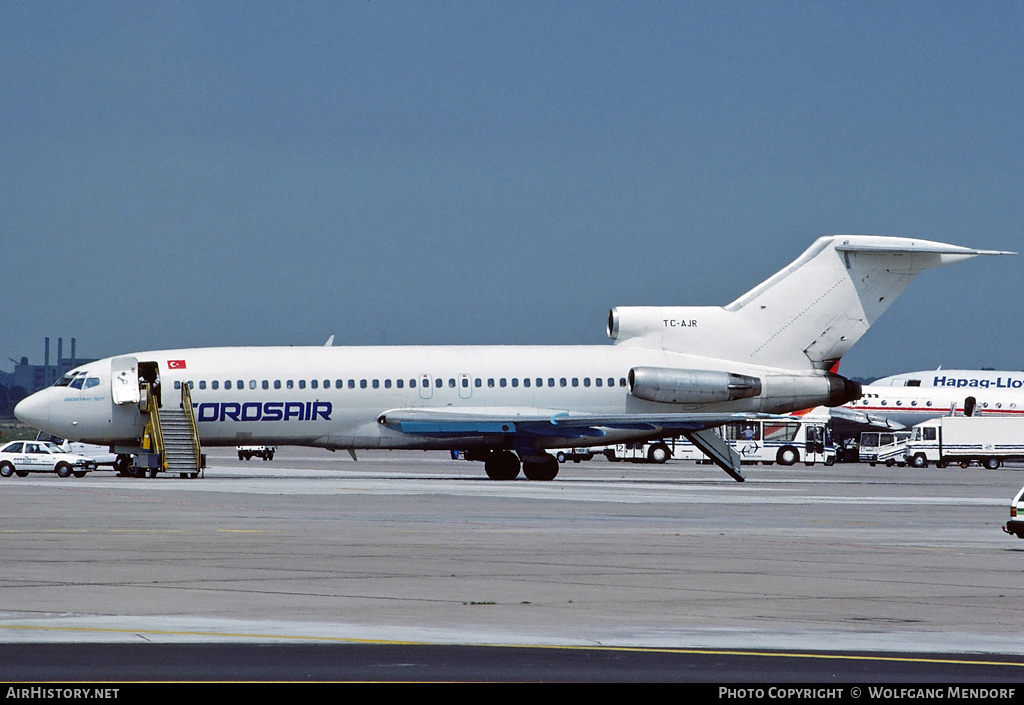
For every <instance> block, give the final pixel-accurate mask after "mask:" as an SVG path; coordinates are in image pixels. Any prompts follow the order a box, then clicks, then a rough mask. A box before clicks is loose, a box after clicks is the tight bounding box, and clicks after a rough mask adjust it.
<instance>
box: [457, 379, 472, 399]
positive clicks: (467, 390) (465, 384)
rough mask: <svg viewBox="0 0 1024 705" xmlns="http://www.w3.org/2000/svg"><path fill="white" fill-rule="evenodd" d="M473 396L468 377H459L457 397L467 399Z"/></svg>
mask: <svg viewBox="0 0 1024 705" xmlns="http://www.w3.org/2000/svg"><path fill="white" fill-rule="evenodd" d="M471 396H473V380H472V379H471V378H470V376H469V375H466V374H462V375H459V397H461V398H462V399H469V398H470V397H471Z"/></svg>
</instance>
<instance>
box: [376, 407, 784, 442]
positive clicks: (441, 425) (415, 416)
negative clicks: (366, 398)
mask: <svg viewBox="0 0 1024 705" xmlns="http://www.w3.org/2000/svg"><path fill="white" fill-rule="evenodd" d="M767 418H781V417H780V416H779V415H777V414H752V413H708V412H700V413H675V414H588V413H581V412H570V411H565V410H564V409H524V408H522V407H515V408H498V407H495V408H480V409H476V410H472V411H467V410H465V409H456V410H448V409H436V408H435V409H429V408H428V409H392V410H390V411H386V412H384V413H383V414H381V415H380V416H379V417H378V419H377V421H378V422H379V423H380V424H382V425H384V426H387V427H388V428H391V429H394V430H396V431H400V432H401V433H409V434H420V435H426V436H465V435H478V434H523V435H526V436H553V437H557V438H573V437H576V438H584V437H598V438H600V437H601V436H604V435H606V431H607V430H616V431H638V432H641V433H647V432H649V433H662V432H664V433H665V435H666V436H668V435H679V434H682V433H687V432H691V431H700V430H702V429H705V428H712V427H714V426H721V425H722V424H725V423H729V422H730V421H743V420H749V419H767Z"/></svg>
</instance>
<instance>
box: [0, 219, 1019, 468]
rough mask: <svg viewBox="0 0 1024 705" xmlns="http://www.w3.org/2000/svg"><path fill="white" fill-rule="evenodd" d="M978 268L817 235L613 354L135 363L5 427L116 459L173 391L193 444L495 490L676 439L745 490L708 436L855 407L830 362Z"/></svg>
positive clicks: (951, 251) (310, 355) (621, 321)
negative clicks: (728, 427) (435, 475)
mask: <svg viewBox="0 0 1024 705" xmlns="http://www.w3.org/2000/svg"><path fill="white" fill-rule="evenodd" d="M982 254H1008V253H1001V252H994V251H986V250H975V249H969V248H965V247H958V246H954V245H947V244H943V243H938V242H930V241H927V240H918V239H909V238H889V237H877V236H864V235H839V236H833V237H822V238H819V239H818V240H817V241H815V242H814V244H812V245H811V247H810V248H809V249H808V250H807V251H806V252H804V253H803V254H802V255H801V256H800V257H798V258H797V259H796V260H795V261H794V262H793V263H791V264H790V265H789V266H787V267H785V268H784V269H783V270H781V271H780V272H778V273H777V274H775V275H774V276H772V277H770V278H769V279H767V280H766V281H764V282H763V283H761V284H760V285H758V286H757V287H755V288H754V289H752V290H750V291H749V292H747V293H746V294H744V295H743V296H741V297H740V298H738V299H736V300H735V301H733V302H732V303H731V304H729V305H728V306H724V307H716V306H664V307H619V308H614V309H612V310H611V312H610V313H609V316H608V335H609V337H610V338H611V339H612V341H613V344H612V345H607V346H488V347H482V346H457V347H456V346H452V347H449V346H437V347H425V346H424V347H418V346H416V347H337V348H335V347H327V346H324V347H256V348H252V347H249V348H197V349H178V350H161V351H152V352H140V353H134V354H131V355H125V356H120V357H114V358H108V359H105V360H99V361H96V362H92V363H89V364H87V365H83V366H81V367H79V368H77V369H75V370H72V371H71V372H69V373H68V374H67V375H65V376H64V377H63V378H62V379H61V380H60V381H59V382H58V383H57V385H56V386H54V387H50V388H48V389H44V390H42V391H39V392H37V393H36V394H33V395H32V396H30V397H28V398H27V399H25V400H23V401H22V402H21V403H20V404H18V406H17V407H16V409H15V414H16V415H17V417H18V418H19V419H21V420H22V421H23V422H25V423H26V424H29V425H32V426H36V427H39V428H42V429H44V430H46V431H49V432H50V433H53V434H55V435H59V436H62V437H66V438H71V439H75V440H82V441H86V442H90V443H102V444H107V445H110V446H111V447H112V448H113V450H114V452H117V453H120V454H122V455H123V457H124V458H125V459H127V457H128V456H127V454H129V453H138V452H140V451H141V450H142V442H141V441H140V439H141V438H142V436H143V434H144V428H145V426H146V423H147V420H148V419H149V418H150V413H145V412H140V386H141V387H142V389H143V391H142V393H141V396H142V397H145V391H146V389H147V388H148V383H154V382H156V381H157V380H159V382H160V388H161V389H162V390H163V391H162V394H161V395H160V397H161V398H162V402H163V405H164V408H167V407H169V406H180V402H178V401H177V400H176V397H175V395H174V394H171V393H170V389H171V388H172V385H173V389H175V390H182V387H183V386H184V387H185V388H186V390H187V391H189V392H190V395H191V407H192V409H193V410H194V415H195V420H196V427H197V428H198V435H199V437H200V438H201V440H202V443H204V444H206V445H213V446H230V445H239V444H241V445H251V444H253V443H265V444H268V445H269V444H273V445H305V446H316V447H322V448H328V449H332V450H335V449H347V450H349V451H354V450H355V449H364V448H414V449H438V450H456V449H457V450H466V451H468V454H469V458H470V459H475V460H481V461H483V462H484V468H485V470H486V472H487V475H488V476H489V477H491V478H495V479H511V478H515V477H516V476H518V474H519V471H520V464H522V469H523V471H524V472H525V474H526V476H527V477H528V478H530V479H552V478H553V477H555V475H556V473H557V471H558V462H557V460H556V459H555V458H554V457H553V456H552V455H550V454H549V453H547V452H546V450H547V449H549V448H566V447H573V446H584V445H595V444H601V445H608V444H611V443H618V442H626V441H641V440H647V439H654V438H663V437H669V436H677V435H684V436H686V437H687V438H689V439H690V440H691V441H692V442H693V443H694V445H696V446H697V447H698V448H700V449H701V450H702V451H704V452H705V453H706V454H707V455H708V456H709V457H710V458H711V459H712V460H714V461H715V462H716V463H717V464H718V465H719V466H721V467H722V468H723V469H725V470H726V472H728V473H729V474H730V475H732V476H733V477H734V478H735V479H737V480H739V481H742V479H743V478H742V477H741V476H740V474H739V467H740V461H739V457H738V456H737V455H736V453H735V451H733V450H732V449H731V448H730V447H729V446H728V445H727V444H725V443H724V442H723V441H722V440H721V438H720V437H719V436H718V435H717V434H715V433H714V431H713V430H711V429H712V428H713V427H715V426H719V425H721V424H723V423H726V422H729V421H733V420H737V419H743V418H752V417H758V416H766V415H773V414H785V413H788V412H791V411H795V410H799V409H807V408H809V407H813V406H818V405H826V406H838V405H840V404H844V403H847V402H849V401H851V400H853V399H857V398H859V397H860V395H861V387H860V385H859V384H857V383H855V382H851V381H850V380H847V379H846V378H844V377H841V376H839V375H838V374H835V372H834V370H835V366H836V365H837V364H838V361H839V359H840V358H841V357H842V356H843V354H845V353H846V351H847V350H849V349H850V347H851V346H852V345H853V344H854V343H855V342H856V341H857V340H858V339H859V338H860V337H861V335H863V334H864V332H865V331H866V330H867V329H868V327H869V326H870V325H871V324H872V323H873V322H874V321H875V320H876V319H877V318H878V317H879V316H880V315H881V314H882V313H883V312H884V311H885V310H886V309H887V308H888V307H889V305H890V304H891V303H892V302H893V301H894V300H895V299H896V297H897V296H898V295H899V294H900V293H901V292H902V291H903V289H904V288H905V287H906V286H907V285H908V284H909V283H910V282H911V281H912V280H913V279H914V277H916V276H917V275H918V274H919V273H920V272H921V271H923V270H924V269H927V268H930V267H938V266H942V265H945V264H949V263H952V262H958V261H960V260H964V259H968V258H971V257H974V256H976V255H982ZM183 391H185V390H183ZM177 394H181V392H180V391H179V392H178V393H177ZM184 396H186V397H187V396H188V395H184ZM161 413H162V412H161Z"/></svg>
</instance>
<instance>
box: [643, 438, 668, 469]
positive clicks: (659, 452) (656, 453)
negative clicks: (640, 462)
mask: <svg viewBox="0 0 1024 705" xmlns="http://www.w3.org/2000/svg"><path fill="white" fill-rule="evenodd" d="M671 455H672V453H670V452H669V450H668V446H667V445H665V444H664V443H655V444H654V445H653V446H651V447H650V449H649V450H648V451H647V459H648V460H650V461H651V462H652V463H658V464H659V465H661V464H662V463H666V462H668V459H669V457H670V456H671Z"/></svg>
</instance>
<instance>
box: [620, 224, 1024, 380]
mask: <svg viewBox="0 0 1024 705" xmlns="http://www.w3.org/2000/svg"><path fill="white" fill-rule="evenodd" d="M995 254H1013V253H1010V252H997V251H992V250H974V249H970V248H966V247H958V246H956V245H946V244H943V243H940V242H930V241H928V240H916V239H909V238H891V237H878V236H870V235H835V236H832V237H822V238H819V239H818V240H817V241H815V242H814V244H813V245H811V246H810V247H809V248H808V249H807V251H806V252H804V253H803V254H802V255H800V257H798V258H797V259H796V260H795V261H794V262H793V263H792V264H790V265H789V266H787V267H786V268H784V269H783V270H781V271H780V272H778V273H777V274H775V275H774V276H772V277H771V278H769V279H768V280H766V281H764V282H762V283H761V284H759V285H758V286H756V287H754V288H753V289H751V290H750V291H748V292H747V293H746V294H744V295H743V296H741V297H740V298H738V299H736V300H735V301H733V302H732V303H731V304H729V305H728V306H725V307H712V306H661V307H625V308H623V307H620V308H617V309H613V310H612V313H611V315H610V317H609V326H608V334H609V335H610V336H611V337H612V338H613V339H614V340H615V341H616V343H620V344H629V345H639V346H643V347H656V348H660V349H664V350H671V351H675V352H685V353H690V354H693V355H700V356H706V357H715V358H722V359H727V360H735V361H737V362H745V363H748V364H755V365H766V366H769V367H782V368H786V369H804V370H806V369H808V368H813V369H819V370H827V369H830V368H831V367H833V366H834V365H835V364H836V363H837V362H838V361H839V358H841V357H842V356H843V355H844V354H846V352H847V351H848V350H849V349H850V348H851V347H852V346H853V344H854V343H856V342H857V341H858V340H859V339H860V337H861V336H862V335H863V334H864V332H865V331H867V329H868V328H869V327H870V326H871V324H872V323H874V322H875V321H876V320H877V319H878V317H879V316H881V315H882V314H883V313H884V312H885V310H886V309H887V308H889V306H890V304H892V302H893V301H895V300H896V297H897V296H899V295H900V294H901V293H902V292H903V290H904V289H905V288H906V287H907V285H908V284H910V282H912V281H913V280H914V277H916V276H917V275H918V274H920V273H921V272H922V271H924V270H925V269H929V268H931V267H941V266H943V265H946V264H952V263H953V262H959V261H961V260H964V259H969V258H971V257H975V256H977V255H995Z"/></svg>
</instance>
